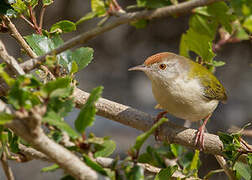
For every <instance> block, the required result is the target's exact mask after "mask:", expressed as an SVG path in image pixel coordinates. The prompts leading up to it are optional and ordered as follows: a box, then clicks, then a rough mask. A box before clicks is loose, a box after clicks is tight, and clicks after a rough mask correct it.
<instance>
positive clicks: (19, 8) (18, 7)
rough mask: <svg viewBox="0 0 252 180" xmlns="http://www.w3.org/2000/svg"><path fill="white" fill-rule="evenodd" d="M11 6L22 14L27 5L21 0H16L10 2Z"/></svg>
mask: <svg viewBox="0 0 252 180" xmlns="http://www.w3.org/2000/svg"><path fill="white" fill-rule="evenodd" d="M11 7H13V9H14V10H15V11H16V12H18V13H19V14H23V13H24V12H25V11H26V10H27V6H26V4H25V3H24V2H23V1H22V0H16V3H13V4H11Z"/></svg>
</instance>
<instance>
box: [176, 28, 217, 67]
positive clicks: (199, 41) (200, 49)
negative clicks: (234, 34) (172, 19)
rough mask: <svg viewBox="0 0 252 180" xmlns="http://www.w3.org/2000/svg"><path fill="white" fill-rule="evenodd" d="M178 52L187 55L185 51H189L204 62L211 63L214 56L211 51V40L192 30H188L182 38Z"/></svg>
mask: <svg viewBox="0 0 252 180" xmlns="http://www.w3.org/2000/svg"><path fill="white" fill-rule="evenodd" d="M181 43H183V45H181V46H180V47H182V48H183V49H182V50H180V51H181V52H182V53H183V54H188V52H186V50H187V51H188V50H191V51H193V52H195V53H197V54H198V55H199V56H200V57H202V59H203V60H204V61H205V62H211V61H212V59H213V58H214V56H215V54H214V53H213V51H212V39H211V38H210V37H209V36H207V35H204V34H199V33H197V32H196V31H194V30H193V29H191V28H190V29H189V30H188V31H187V32H186V34H184V35H183V36H182V39H181Z"/></svg>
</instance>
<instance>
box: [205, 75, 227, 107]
mask: <svg viewBox="0 0 252 180" xmlns="http://www.w3.org/2000/svg"><path fill="white" fill-rule="evenodd" d="M201 83H202V84H203V86H204V96H205V97H206V98H208V99H210V100H213V99H216V100H219V101H222V102H225V101H226V100H227V94H226V91H225V88H224V87H223V86H222V84H221V83H220V82H219V81H218V79H217V78H216V77H215V76H214V75H213V74H212V73H211V72H209V74H208V76H207V77H205V78H201Z"/></svg>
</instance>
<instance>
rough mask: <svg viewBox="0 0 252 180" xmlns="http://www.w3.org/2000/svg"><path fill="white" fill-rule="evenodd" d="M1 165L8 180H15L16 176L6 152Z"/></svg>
mask: <svg viewBox="0 0 252 180" xmlns="http://www.w3.org/2000/svg"><path fill="white" fill-rule="evenodd" d="M1 164H2V167H3V170H4V173H5V176H6V178H7V179H8V180H14V175H13V172H12V170H11V168H10V166H9V164H8V161H7V156H6V153H5V152H3V153H2V157H1Z"/></svg>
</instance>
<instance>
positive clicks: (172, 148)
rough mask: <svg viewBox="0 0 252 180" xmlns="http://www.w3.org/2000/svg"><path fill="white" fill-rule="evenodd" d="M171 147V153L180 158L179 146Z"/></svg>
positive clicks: (173, 145)
mask: <svg viewBox="0 0 252 180" xmlns="http://www.w3.org/2000/svg"><path fill="white" fill-rule="evenodd" d="M170 147H171V152H172V153H173V155H174V156H175V157H178V154H179V152H178V151H179V145H177V144H171V145H170Z"/></svg>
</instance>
